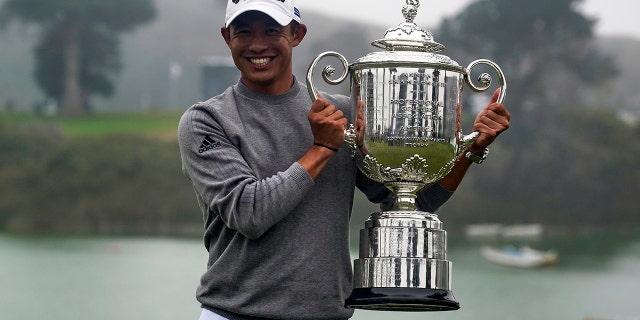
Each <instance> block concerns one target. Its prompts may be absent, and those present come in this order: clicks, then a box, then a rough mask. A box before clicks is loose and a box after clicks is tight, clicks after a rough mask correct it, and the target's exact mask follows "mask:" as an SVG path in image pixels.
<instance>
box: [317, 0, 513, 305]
mask: <svg viewBox="0 0 640 320" xmlns="http://www.w3.org/2000/svg"><path fill="white" fill-rule="evenodd" d="M418 7H419V1H417V0H407V1H406V5H405V6H404V7H403V9H402V13H403V15H404V17H405V22H403V23H401V24H399V25H398V26H396V27H394V28H391V29H388V30H387V32H386V34H385V37H384V39H380V40H376V41H373V42H372V45H374V46H376V47H379V48H382V49H385V51H380V52H373V53H369V54H368V55H366V56H364V57H362V58H360V59H358V60H356V61H355V62H354V63H353V64H351V65H348V62H347V60H346V59H345V58H344V56H342V55H341V54H339V53H336V52H325V53H322V54H320V55H319V56H318V57H317V58H316V59H315V60H314V61H313V62H312V63H311V65H310V66H309V71H308V73H307V88H308V90H309V95H310V96H311V98H312V100H315V99H316V97H317V95H318V94H317V90H316V88H315V87H314V85H313V83H312V78H313V71H314V69H315V67H316V65H317V64H318V62H319V61H320V60H321V59H323V58H324V57H328V56H332V57H335V58H337V59H338V60H340V62H341V63H342V67H343V68H344V70H345V72H344V74H342V75H341V76H340V77H338V79H335V80H334V79H332V77H333V75H334V73H335V69H334V68H333V67H332V66H330V65H329V66H326V67H325V68H324V69H323V72H322V77H323V79H324V80H325V82H327V83H329V84H332V85H336V84H339V83H341V82H343V81H344V80H345V78H346V77H347V75H348V74H350V75H351V95H352V101H354V103H355V101H358V100H360V101H363V102H364V117H365V123H366V125H365V128H366V131H365V137H364V139H365V143H366V146H367V148H368V150H369V154H368V155H366V156H365V157H364V161H362V162H360V163H359V170H361V171H362V172H363V173H364V174H366V175H367V176H368V177H369V178H371V179H373V180H375V181H378V182H381V183H384V184H385V185H386V186H387V188H389V189H390V190H391V191H392V192H393V194H394V200H395V202H394V205H393V209H392V210H390V211H384V212H375V213H373V214H371V216H370V218H369V219H368V220H367V221H366V223H365V227H364V228H363V229H362V230H360V252H359V259H356V260H355V261H354V279H353V287H354V289H353V292H352V293H351V295H350V296H349V298H348V299H347V300H346V303H345V304H346V305H347V306H349V307H353V308H362V309H370V310H387V311H442V310H457V309H459V308H460V304H459V303H458V302H457V301H456V300H455V298H454V296H453V294H452V292H451V262H450V261H448V260H447V234H446V231H445V230H443V229H442V222H441V221H440V220H439V219H438V216H437V215H436V214H435V213H433V212H424V211H420V210H418V209H417V208H416V205H415V200H416V193H417V192H418V191H419V190H420V189H421V188H422V187H424V186H425V185H427V184H430V183H433V182H436V181H438V180H440V179H441V178H442V177H444V176H445V175H447V173H449V171H450V170H451V168H452V167H453V165H454V163H455V161H456V159H457V155H458V154H460V153H461V152H463V150H464V149H465V148H466V147H467V146H468V145H470V144H471V143H473V141H475V139H476V137H477V136H478V133H477V132H474V133H471V134H469V135H466V136H465V135H463V134H462V129H461V117H462V103H461V93H462V88H463V83H466V84H467V85H468V86H469V87H470V88H471V90H473V91H475V92H484V91H486V90H488V89H489V87H490V85H491V81H492V80H491V76H490V75H489V74H487V73H483V74H482V75H481V76H480V78H479V79H478V82H479V85H478V86H476V85H475V84H474V83H472V82H471V80H470V70H471V69H472V68H474V67H475V66H477V65H486V66H489V67H490V68H491V69H493V71H495V73H496V74H497V75H498V77H499V81H500V86H501V92H500V96H499V97H498V101H499V102H502V101H503V100H504V96H505V92H506V88H507V85H506V80H505V77H504V74H503V73H502V70H500V67H499V66H497V65H496V64H495V63H493V62H491V61H489V60H484V59H481V60H476V61H474V62H472V63H471V64H469V66H467V68H464V67H461V66H460V65H458V63H456V62H455V61H453V60H452V59H450V58H449V57H447V56H444V55H441V54H437V53H436V52H438V51H440V50H442V49H444V46H443V45H441V44H439V43H437V42H435V41H434V39H433V36H432V34H431V33H430V32H428V31H424V30H423V29H421V28H419V27H418V26H417V25H416V24H415V23H414V22H413V20H414V18H415V16H416V13H417V9H418ZM356 134H357V133H356V131H355V128H354V127H353V125H351V126H350V128H349V129H347V130H346V132H345V135H346V139H345V141H346V142H347V143H348V144H349V145H350V146H351V148H352V150H353V152H354V155H356V153H357V152H358V151H357V150H358V147H357V145H356Z"/></svg>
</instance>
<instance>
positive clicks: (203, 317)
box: [198, 308, 229, 320]
mask: <svg viewBox="0 0 640 320" xmlns="http://www.w3.org/2000/svg"><path fill="white" fill-rule="evenodd" d="M198 320H229V319H227V318H225V317H223V316H221V315H219V314H217V313H213V312H211V311H209V310H207V309H205V308H202V312H201V313H200V318H199V319H198Z"/></svg>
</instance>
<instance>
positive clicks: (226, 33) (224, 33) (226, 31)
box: [220, 27, 231, 45]
mask: <svg viewBox="0 0 640 320" xmlns="http://www.w3.org/2000/svg"><path fill="white" fill-rule="evenodd" d="M220 34H221V35H222V38H223V39H224V42H226V43H227V45H229V41H231V34H230V33H229V29H228V28H225V27H221V28H220Z"/></svg>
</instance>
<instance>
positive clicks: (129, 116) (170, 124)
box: [0, 112, 181, 138]
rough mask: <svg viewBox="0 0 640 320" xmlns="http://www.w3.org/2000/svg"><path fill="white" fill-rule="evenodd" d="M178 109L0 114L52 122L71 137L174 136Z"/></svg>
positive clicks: (6, 118)
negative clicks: (68, 115) (70, 114)
mask: <svg viewBox="0 0 640 320" xmlns="http://www.w3.org/2000/svg"><path fill="white" fill-rule="evenodd" d="M180 116H181V113H179V112H146V113H143V112H126V113H124V112H123V113H100V114H93V115H87V116H84V117H77V118H64V117H57V116H52V117H47V116H38V115H33V114H0V121H2V122H5V123H6V124H10V125H11V124H29V123H36V124H37V123H39V124H54V125H56V126H57V127H59V128H60V130H62V132H64V134H65V135H67V136H71V137H89V136H102V135H112V134H143V135H149V136H157V137H160V138H174V137H175V135H176V131H177V128H178V121H179V120H180Z"/></svg>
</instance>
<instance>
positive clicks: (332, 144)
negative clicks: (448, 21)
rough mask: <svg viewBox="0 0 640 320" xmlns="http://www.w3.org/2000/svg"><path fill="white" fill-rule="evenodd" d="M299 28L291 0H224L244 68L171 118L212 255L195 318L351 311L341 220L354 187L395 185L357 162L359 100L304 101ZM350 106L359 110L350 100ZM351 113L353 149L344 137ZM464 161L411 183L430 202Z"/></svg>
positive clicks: (486, 136) (230, 40)
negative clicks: (298, 71)
mask: <svg viewBox="0 0 640 320" xmlns="http://www.w3.org/2000/svg"><path fill="white" fill-rule="evenodd" d="M306 33H307V27H306V26H305V25H304V24H302V23H301V17H300V12H299V10H298V9H297V8H296V7H295V5H294V2H293V1H292V0H229V1H228V3H227V10H226V19H225V25H224V26H223V27H222V28H221V35H222V37H223V38H224V40H225V42H226V43H227V45H228V47H229V50H230V52H231V55H232V56H233V60H234V62H235V65H236V67H237V68H238V69H239V70H240V73H241V79H240V81H238V83H237V84H235V85H233V86H231V87H229V88H227V90H225V91H224V92H223V93H221V94H220V95H218V96H216V97H213V98H211V99H209V100H207V101H204V102H201V103H197V104H195V105H193V106H192V107H191V108H189V109H188V110H187V111H185V113H184V115H183V116H182V118H181V120H180V124H179V128H178V138H179V144H180V153H181V157H182V170H183V172H184V173H185V175H186V176H187V177H188V178H189V180H190V181H191V183H192V185H193V188H194V191H195V194H196V199H197V201H198V204H199V205H200V208H201V209H202V213H203V218H204V228H205V231H204V245H205V248H206V249H207V250H208V253H209V258H208V262H207V269H206V271H205V273H204V274H203V276H202V277H201V279H200V285H199V286H198V290H197V293H196V296H197V299H198V301H199V302H200V303H201V306H202V312H201V316H200V319H201V320H211V319H348V318H350V317H351V316H352V314H353V310H352V309H349V308H345V306H344V301H345V299H346V297H347V296H348V295H349V293H350V292H351V287H352V268H351V257H350V252H349V219H350V216H351V207H352V204H353V196H354V191H355V188H356V187H357V188H359V189H360V190H361V191H362V192H363V193H364V194H365V195H366V196H367V198H368V199H369V200H370V201H372V202H375V203H380V204H381V207H382V208H388V207H389V205H390V204H391V202H392V193H391V192H390V191H389V190H387V189H386V187H385V186H384V185H382V184H380V183H377V182H374V181H372V180H370V179H368V178H366V177H365V176H364V175H363V174H361V173H360V172H359V171H358V169H357V166H356V164H357V161H362V158H363V156H364V152H366V148H365V147H364V146H363V141H362V139H363V137H364V135H363V134H362V133H363V130H364V129H363V128H364V125H363V124H364V121H363V114H362V108H361V107H362V105H361V104H359V105H358V106H359V107H360V108H355V107H354V106H355V105H356V104H355V103H352V102H351V101H350V100H349V98H348V97H345V96H339V95H336V96H329V95H327V96H326V99H325V98H319V99H317V100H316V101H311V99H310V98H309V95H308V93H307V89H306V87H305V85H304V84H302V83H300V82H298V81H297V80H296V78H295V77H294V75H293V72H292V63H291V61H292V53H293V49H294V48H295V47H296V46H298V45H299V44H300V43H301V41H302V40H303V39H304V37H305V35H306ZM356 109H357V110H356ZM354 122H355V123H356V128H357V130H358V131H359V132H360V134H359V135H358V136H359V139H358V142H357V143H358V145H360V146H363V147H362V148H361V152H360V153H359V154H357V155H356V157H352V152H351V150H350V149H349V147H347V146H343V142H344V129H345V127H346V125H347V123H354ZM508 124H509V120H508V112H507V111H506V109H505V108H504V106H503V105H502V104H499V103H491V104H490V105H489V106H488V107H487V108H486V109H485V111H483V113H481V116H478V118H477V119H476V123H475V124H474V130H476V131H480V132H481V137H480V138H478V140H477V141H476V142H475V143H474V145H472V146H471V148H474V150H483V149H484V148H485V147H486V146H487V145H489V144H490V143H491V142H492V141H493V139H495V137H496V136H497V135H498V134H499V133H500V132H502V131H504V130H506V128H507V127H508ZM470 165H471V162H470V161H469V160H468V159H467V158H465V157H464V156H461V157H460V161H458V163H457V164H456V166H455V167H454V169H453V170H452V173H450V174H449V175H448V176H447V177H445V178H443V179H442V180H441V181H440V182H439V183H434V184H432V185H429V186H427V187H425V188H423V189H422V190H421V191H420V192H419V193H418V198H417V205H418V207H419V208H420V209H422V210H425V211H435V210H437V209H438V207H439V206H440V205H442V204H443V203H444V202H445V201H447V199H448V198H449V197H450V196H451V194H452V193H453V190H455V188H456V187H457V186H458V184H459V183H460V181H461V180H462V177H463V176H464V174H465V172H466V170H467V168H468V167H469V166H470Z"/></svg>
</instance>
